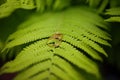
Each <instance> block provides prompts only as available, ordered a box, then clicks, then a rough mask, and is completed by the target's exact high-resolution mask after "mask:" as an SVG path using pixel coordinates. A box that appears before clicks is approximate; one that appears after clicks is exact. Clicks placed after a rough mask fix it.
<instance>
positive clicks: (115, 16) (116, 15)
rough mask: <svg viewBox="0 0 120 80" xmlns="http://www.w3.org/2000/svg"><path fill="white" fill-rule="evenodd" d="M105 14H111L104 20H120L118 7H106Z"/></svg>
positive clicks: (119, 8)
mask: <svg viewBox="0 0 120 80" xmlns="http://www.w3.org/2000/svg"><path fill="white" fill-rule="evenodd" d="M106 14H107V15H110V16H111V17H110V18H108V19H106V21H109V22H120V7H116V8H111V9H108V10H107V12H106Z"/></svg>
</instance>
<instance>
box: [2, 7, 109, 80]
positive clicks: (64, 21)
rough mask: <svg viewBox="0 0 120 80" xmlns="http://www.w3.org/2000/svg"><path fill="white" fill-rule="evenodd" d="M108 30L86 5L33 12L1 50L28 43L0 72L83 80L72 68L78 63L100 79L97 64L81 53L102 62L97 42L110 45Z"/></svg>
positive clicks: (33, 79)
mask: <svg viewBox="0 0 120 80" xmlns="http://www.w3.org/2000/svg"><path fill="white" fill-rule="evenodd" d="M108 30H109V27H108V25H107V23H106V22H104V20H103V19H102V18H100V17H99V16H98V15H97V14H96V13H94V12H92V11H91V9H88V8H86V7H75V8H70V9H68V10H65V11H62V12H56V13H55V12H54V13H53V12H48V13H45V14H43V15H40V14H39V13H38V14H37V13H36V14H34V15H33V16H31V17H30V18H28V21H25V22H24V23H23V24H21V25H20V27H19V28H18V30H17V31H16V32H15V33H13V34H11V35H10V36H9V38H8V40H7V43H6V46H5V48H4V49H3V51H6V50H10V49H11V48H14V47H16V46H20V45H24V44H26V43H29V45H28V46H26V47H25V48H24V49H23V50H21V52H20V53H19V54H18V55H17V56H16V58H15V59H14V60H12V61H10V62H8V63H6V64H5V65H4V66H3V67H2V68H1V71H0V74H4V73H13V72H19V74H18V75H17V76H16V77H15V78H14V80H21V79H22V80H42V79H50V80H53V79H55V80H58V79H63V80H79V79H81V80H85V77H83V76H82V75H81V74H80V73H79V72H78V71H76V69H74V66H77V67H78V68H79V69H83V70H85V71H86V72H88V73H90V74H94V75H96V76H97V78H99V77H100V74H99V70H98V67H97V64H96V63H95V62H94V61H92V60H91V59H89V58H88V57H87V56H86V55H85V54H84V53H87V54H88V55H89V56H91V57H92V58H93V59H96V60H100V61H102V58H101V56H100V55H99V54H98V52H99V53H101V54H103V55H105V56H107V54H106V52H105V51H104V49H103V48H102V47H101V46H100V45H99V44H101V45H106V46H110V44H109V43H108V40H111V39H110V35H109V34H108V33H107V32H106V31H108ZM30 42H32V43H30ZM21 64H22V65H21ZM88 66H89V67H88ZM21 76H22V77H21Z"/></svg>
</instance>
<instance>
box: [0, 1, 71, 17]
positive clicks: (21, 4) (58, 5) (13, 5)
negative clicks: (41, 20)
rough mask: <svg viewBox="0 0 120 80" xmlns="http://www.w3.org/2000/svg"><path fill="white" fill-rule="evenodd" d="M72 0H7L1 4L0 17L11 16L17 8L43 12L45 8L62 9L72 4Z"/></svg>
mask: <svg viewBox="0 0 120 80" xmlns="http://www.w3.org/2000/svg"><path fill="white" fill-rule="evenodd" d="M70 1H71V0H6V2H5V3H3V4H2V5H0V18H4V17H7V16H9V15H10V14H11V13H13V11H15V10H16V9H20V8H22V9H28V10H29V9H35V8H36V9H37V11H40V12H43V11H45V9H46V8H47V9H48V8H49V9H53V10H61V9H63V8H65V7H67V6H69V5H70Z"/></svg>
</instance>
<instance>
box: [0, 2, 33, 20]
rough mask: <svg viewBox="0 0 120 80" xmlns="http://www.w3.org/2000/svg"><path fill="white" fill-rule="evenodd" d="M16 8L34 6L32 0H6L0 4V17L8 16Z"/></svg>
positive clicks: (30, 7)
mask: <svg viewBox="0 0 120 80" xmlns="http://www.w3.org/2000/svg"><path fill="white" fill-rule="evenodd" d="M18 8H23V9H33V8H35V6H34V2H33V0H7V1H6V2H5V3H4V4H2V5H0V18H3V17H7V16H9V15H10V14H11V13H12V12H13V11H15V10H16V9H18Z"/></svg>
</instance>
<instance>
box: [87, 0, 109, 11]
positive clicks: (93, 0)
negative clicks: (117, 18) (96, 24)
mask: <svg viewBox="0 0 120 80" xmlns="http://www.w3.org/2000/svg"><path fill="white" fill-rule="evenodd" d="M87 3H89V6H90V7H93V8H95V9H97V12H98V13H101V12H103V11H104V10H105V8H106V6H107V5H108V3H109V0H87Z"/></svg>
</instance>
